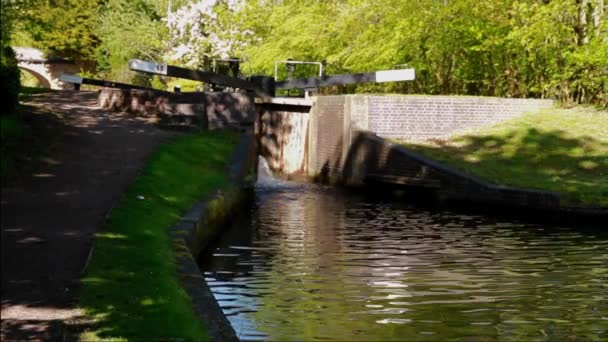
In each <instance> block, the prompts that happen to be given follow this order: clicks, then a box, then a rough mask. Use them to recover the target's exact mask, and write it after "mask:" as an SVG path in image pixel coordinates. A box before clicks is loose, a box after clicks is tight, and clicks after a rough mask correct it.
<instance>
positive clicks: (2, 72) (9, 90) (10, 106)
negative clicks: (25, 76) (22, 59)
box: [0, 46, 21, 115]
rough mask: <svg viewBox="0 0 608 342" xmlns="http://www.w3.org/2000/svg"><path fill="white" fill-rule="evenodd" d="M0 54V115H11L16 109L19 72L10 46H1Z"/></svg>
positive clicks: (19, 85)
mask: <svg viewBox="0 0 608 342" xmlns="http://www.w3.org/2000/svg"><path fill="white" fill-rule="evenodd" d="M0 54H1V58H2V62H1V63H0V94H2V107H1V108H0V115H4V114H12V113H14V112H15V109H16V108H17V102H18V97H19V89H20V87H21V84H20V82H21V81H20V80H21V72H20V71H19V68H17V60H16V59H15V52H14V51H13V49H11V47H10V46H2V47H1V51H0Z"/></svg>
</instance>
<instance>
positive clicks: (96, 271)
mask: <svg viewBox="0 0 608 342" xmlns="http://www.w3.org/2000/svg"><path fill="white" fill-rule="evenodd" d="M237 139H238V136H237V134H236V133H233V132H204V133H201V134H197V135H187V136H181V137H178V138H176V139H175V140H174V141H172V142H171V143H169V144H166V145H164V146H162V147H161V148H160V149H159V150H158V151H157V152H156V153H155V154H154V155H153V157H152V158H151V160H150V161H149V162H148V164H147V165H146V167H145V168H144V170H143V172H142V173H141V175H140V176H139V177H138V179H137V180H136V181H135V183H134V184H132V185H131V186H130V187H129V189H128V190H127V192H126V194H125V195H124V197H123V198H122V199H121V200H120V202H119V203H118V205H117V206H116V207H115V208H114V209H113V210H112V212H111V214H110V216H109V219H108V221H107V224H106V226H105V228H104V229H103V231H102V232H100V233H99V234H98V235H97V236H96V239H95V250H94V254H93V258H92V260H91V264H90V266H89V269H88V271H87V274H86V276H85V277H84V279H83V289H82V294H81V305H82V307H83V308H84V309H85V310H86V312H87V314H88V315H90V316H91V317H93V318H94V319H95V320H96V324H95V327H94V330H93V331H89V332H87V333H85V334H84V335H83V336H82V337H83V339H85V340H90V339H94V340H98V339H111V340H114V339H125V340H141V341H151V340H163V341H166V340H179V339H185V340H188V341H200V340H205V339H207V336H206V332H205V328H204V327H202V326H201V323H200V322H199V320H198V319H197V318H196V317H195V315H194V313H193V311H192V309H191V303H190V299H189V298H188V296H187V295H186V293H185V292H184V290H183V289H182V288H181V287H180V285H179V283H178V279H177V277H176V266H175V264H174V256H173V252H172V247H171V241H170V238H169V236H168V230H169V228H170V227H171V226H172V225H173V224H175V223H176V222H177V221H178V220H179V218H180V217H181V215H182V214H183V213H184V212H185V211H186V210H187V209H188V208H189V207H190V206H191V205H193V204H194V202H195V201H197V200H199V199H201V198H202V197H203V196H204V195H205V194H207V193H209V192H210V191H212V190H214V189H217V188H220V187H223V186H225V185H227V182H228V179H227V168H228V161H229V157H230V155H231V153H232V151H233V150H234V147H235V145H236V141H237Z"/></svg>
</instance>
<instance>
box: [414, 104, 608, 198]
mask: <svg viewBox="0 0 608 342" xmlns="http://www.w3.org/2000/svg"><path fill="white" fill-rule="evenodd" d="M402 143H403V142H402ZM403 144H404V145H405V146H406V147H408V148H411V149H413V150H417V151H419V152H422V153H424V154H427V155H429V156H430V157H433V158H435V159H438V160H440V161H443V162H445V163H446V164H448V165H452V166H454V167H456V168H458V169H461V170H463V171H465V172H468V173H471V174H475V175H477V176H479V177H480V178H483V179H485V180H488V181H491V182H494V183H498V184H504V185H511V186H516V187H523V188H531V189H539V190H548V191H554V192H558V193H561V194H563V195H564V198H565V200H566V202H567V203H568V204H573V205H588V206H598V205H599V206H603V207H607V206H608V112H606V111H601V110H597V109H593V108H590V107H578V108H573V109H560V108H554V109H550V110H545V111H541V112H537V113H528V114H525V115H523V116H521V117H518V118H515V119H512V120H509V121H506V122H503V123H500V124H498V125H495V126H493V127H489V128H483V129H479V130H477V131H473V132H467V133H464V134H459V135H456V136H453V137H451V138H450V139H449V140H448V141H435V142H430V143H403Z"/></svg>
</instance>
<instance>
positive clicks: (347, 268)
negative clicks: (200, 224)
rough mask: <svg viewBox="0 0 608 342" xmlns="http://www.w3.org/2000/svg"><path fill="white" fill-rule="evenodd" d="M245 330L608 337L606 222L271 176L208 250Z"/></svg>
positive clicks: (222, 299) (471, 337) (225, 303)
mask: <svg viewBox="0 0 608 342" xmlns="http://www.w3.org/2000/svg"><path fill="white" fill-rule="evenodd" d="M199 264H200V266H201V270H202V271H203V272H204V275H205V278H206V280H207V282H208V284H209V285H210V287H211V289H212V291H213V293H214V295H215V297H216V299H217V300H218V302H219V303H220V306H221V307H222V309H223V310H224V313H225V314H226V315H227V317H228V319H229V320H230V322H231V324H232V326H233V327H234V329H235V330H236V332H237V334H238V335H239V337H240V338H241V339H242V340H305V341H310V340H339V341H357V340H361V341H375V340H380V341H389V340H399V341H404V340H405V341H443V340H459V341H488V340H504V341H523V340H547V341H556V340H588V341H600V340H608V230H607V229H600V228H596V229H594V228H583V227H574V226H544V225H541V224H531V223H525V222H523V221H522V222H518V221H516V220H514V219H510V220H505V219H500V218H495V217H487V216H476V215H464V214H458V213H451V212H446V211H441V212H440V211H436V210H432V209H424V208H420V207H414V206H411V205H407V204H403V203H396V202H391V201H380V200H373V199H369V198H365V197H360V196H354V195H352V194H348V195H345V194H343V193H342V192H340V191H339V190H336V189H335V188H330V187H323V186H319V185H310V184H304V185H303V184H292V183H285V182H280V183H273V182H261V183H260V184H259V185H258V187H257V188H256V194H255V200H254V201H253V203H252V204H251V207H250V212H249V215H243V217H241V218H239V219H238V220H237V221H235V222H234V224H233V225H232V227H231V229H230V230H229V231H228V232H227V233H226V234H225V235H224V236H223V237H222V239H221V240H220V241H218V242H217V244H216V245H214V246H212V248H210V249H208V252H207V254H203V255H201V256H200V258H199Z"/></svg>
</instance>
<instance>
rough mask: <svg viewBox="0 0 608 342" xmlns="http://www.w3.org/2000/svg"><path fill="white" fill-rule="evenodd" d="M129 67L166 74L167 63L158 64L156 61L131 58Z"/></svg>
mask: <svg viewBox="0 0 608 342" xmlns="http://www.w3.org/2000/svg"><path fill="white" fill-rule="evenodd" d="M129 69H131V70H135V71H141V72H147V73H150V74H160V75H166V74H167V64H159V63H156V62H146V61H142V60H141V59H132V60H130V61H129Z"/></svg>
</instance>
